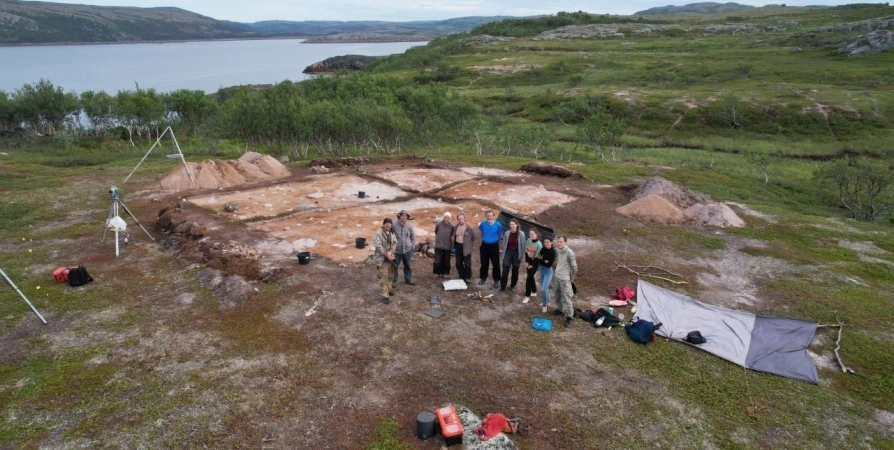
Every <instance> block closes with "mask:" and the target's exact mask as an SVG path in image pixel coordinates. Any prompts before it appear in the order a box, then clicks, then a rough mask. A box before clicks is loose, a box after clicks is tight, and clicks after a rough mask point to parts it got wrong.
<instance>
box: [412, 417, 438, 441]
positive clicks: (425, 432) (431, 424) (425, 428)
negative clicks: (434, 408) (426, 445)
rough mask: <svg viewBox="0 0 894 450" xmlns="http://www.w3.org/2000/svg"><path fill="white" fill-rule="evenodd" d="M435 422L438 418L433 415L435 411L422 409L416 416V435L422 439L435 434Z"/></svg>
mask: <svg viewBox="0 0 894 450" xmlns="http://www.w3.org/2000/svg"><path fill="white" fill-rule="evenodd" d="M437 424H438V419H437V417H435V413H433V412H431V411H422V412H421V413H419V415H418V416H416V436H417V437H419V439H423V440H425V439H428V438H431V437H434V436H435V434H437V430H436V428H435V427H436V426H437Z"/></svg>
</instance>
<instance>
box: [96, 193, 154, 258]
mask: <svg viewBox="0 0 894 450" xmlns="http://www.w3.org/2000/svg"><path fill="white" fill-rule="evenodd" d="M109 195H111V196H112V205H111V206H109V215H108V217H107V218H106V226H105V229H103V232H102V240H101V241H100V242H102V243H105V242H106V235H107V234H108V232H109V229H110V228H111V229H112V230H114V231H115V256H118V232H119V231H124V230H123V227H119V224H120V223H123V222H124V220H123V219H121V217H120V216H119V215H118V208H119V206H120V207H121V208H124V211H125V212H126V213H127V214H128V215H130V217H131V218H133V220H134V222H136V223H137V225H139V226H140V228H141V229H142V230H143V232H144V233H146V236H149V239H152V241H155V238H154V237H152V235H151V234H149V232H148V231H146V228H143V224H141V223H140V221H139V220H137V217H136V216H134V215H133V213H132V212H130V210H129V209H127V205H125V204H124V202H122V201H121V193H120V192H119V191H118V188H117V187H115V186H112V187H111V188H109ZM116 218H117V219H118V220H115V219H116ZM129 243H130V233H128V232H126V231H125V232H124V244H125V245H127V244H129Z"/></svg>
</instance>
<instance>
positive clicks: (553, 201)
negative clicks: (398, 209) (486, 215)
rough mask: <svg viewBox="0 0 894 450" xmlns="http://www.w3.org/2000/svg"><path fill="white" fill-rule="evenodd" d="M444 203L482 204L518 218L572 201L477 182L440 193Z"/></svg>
mask: <svg viewBox="0 0 894 450" xmlns="http://www.w3.org/2000/svg"><path fill="white" fill-rule="evenodd" d="M440 195H441V196H443V198H445V199H452V200H484V201H488V202H490V203H493V204H496V205H499V206H501V207H503V208H505V209H506V210H508V211H511V212H513V213H518V214H537V213H540V212H543V211H545V210H547V209H549V208H552V207H553V206H558V205H562V204H565V203H568V202H570V201H573V200H574V199H575V198H574V197H572V196H570V195H565V194H562V193H560V192H554V191H548V190H546V188H543V187H541V186H531V185H517V184H516V185H512V184H507V183H501V182H499V181H490V180H478V181H470V182H468V183H462V184H460V185H457V186H454V187H452V188H449V189H446V190H444V191H443V192H441V193H440Z"/></svg>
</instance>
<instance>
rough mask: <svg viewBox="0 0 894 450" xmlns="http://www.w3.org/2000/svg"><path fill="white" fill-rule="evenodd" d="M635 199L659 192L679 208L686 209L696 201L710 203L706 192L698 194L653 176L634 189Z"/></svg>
mask: <svg viewBox="0 0 894 450" xmlns="http://www.w3.org/2000/svg"><path fill="white" fill-rule="evenodd" d="M632 194H633V200H639V199H641V198H643V197H646V196H648V195H652V194H657V195H660V196H662V197H664V198H665V199H666V200H668V201H669V202H671V203H673V204H674V205H676V206H677V208H681V209H686V208H688V207H690V206H692V205H694V204H696V203H708V201H709V200H710V199H709V198H708V196H706V195H704V194H696V193H695V192H692V190H691V189H689V188H687V187H685V186H679V185H677V184H675V183H673V182H672V181H670V180H667V179H665V178H662V177H652V178H649V179H648V180H646V182H645V183H643V184H642V186H640V187H639V188H637V189H635V190H634V191H633V193H632Z"/></svg>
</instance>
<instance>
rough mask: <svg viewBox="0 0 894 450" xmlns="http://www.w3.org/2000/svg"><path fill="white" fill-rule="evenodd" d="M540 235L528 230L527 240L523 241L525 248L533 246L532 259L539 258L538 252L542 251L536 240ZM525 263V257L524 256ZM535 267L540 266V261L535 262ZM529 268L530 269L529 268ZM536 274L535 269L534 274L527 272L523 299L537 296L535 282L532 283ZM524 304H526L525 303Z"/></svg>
mask: <svg viewBox="0 0 894 450" xmlns="http://www.w3.org/2000/svg"><path fill="white" fill-rule="evenodd" d="M539 237H540V234H538V233H537V230H536V229H534V228H533V227H532V228H531V229H530V230H528V240H527V241H525V247H531V246H534V259H537V258H540V251H541V250H542V249H543V244H541V243H540V240H539V239H538V238H539ZM526 261H527V256H526ZM536 262H537V266H539V265H540V264H539V263H540V260H537V261H536ZM529 268H530V267H529ZM536 273H537V268H536V267H535V268H534V272H528V273H527V275H528V278H526V279H525V297H536V296H537V282H535V281H534V274H536ZM528 279H530V280H531V281H530V284H531V290H530V291H528ZM524 303H528V302H527V301H525V302H524Z"/></svg>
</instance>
